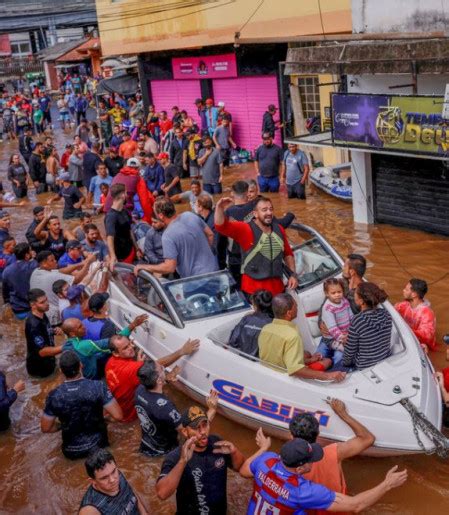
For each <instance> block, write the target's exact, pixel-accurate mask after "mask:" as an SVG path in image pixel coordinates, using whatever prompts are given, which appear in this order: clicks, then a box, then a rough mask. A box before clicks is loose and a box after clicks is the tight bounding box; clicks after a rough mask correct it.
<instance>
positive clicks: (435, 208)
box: [372, 154, 449, 235]
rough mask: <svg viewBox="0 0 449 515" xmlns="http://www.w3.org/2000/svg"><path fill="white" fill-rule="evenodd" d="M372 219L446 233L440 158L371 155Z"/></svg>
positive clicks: (448, 187)
mask: <svg viewBox="0 0 449 515" xmlns="http://www.w3.org/2000/svg"><path fill="white" fill-rule="evenodd" d="M372 168H373V180H374V205H375V221H376V222H381V223H389V224H392V225H399V226H402V227H410V228H412V229H420V230H423V231H428V232H434V233H438V234H445V235H449V221H448V218H447V213H448V210H449V170H447V169H446V168H445V167H444V165H443V162H442V161H437V160H435V159H419V158H408V157H401V156H387V155H381V154H372Z"/></svg>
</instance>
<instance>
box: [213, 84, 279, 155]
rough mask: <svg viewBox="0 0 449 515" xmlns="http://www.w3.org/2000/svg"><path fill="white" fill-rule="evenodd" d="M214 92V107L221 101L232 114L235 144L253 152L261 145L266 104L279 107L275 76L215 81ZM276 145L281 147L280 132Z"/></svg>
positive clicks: (277, 135) (277, 132)
mask: <svg viewBox="0 0 449 515" xmlns="http://www.w3.org/2000/svg"><path fill="white" fill-rule="evenodd" d="M213 91H214V100H215V104H218V102H220V101H223V102H224V103H225V105H226V110H228V111H229V112H230V113H231V115H232V130H233V138H234V141H235V142H236V143H237V145H239V146H240V147H242V148H245V149H246V150H250V151H251V152H254V150H255V149H256V148H257V147H258V146H259V145H260V144H261V143H262V141H261V130H262V118H263V114H264V113H265V111H266V110H267V107H268V105H269V104H274V105H275V106H279V96H278V86H277V79H276V76H262V77H238V78H235V79H216V80H214V81H213ZM278 115H279V112H278ZM275 119H276V117H275ZM275 143H277V144H278V145H280V144H281V135H280V131H276V138H275Z"/></svg>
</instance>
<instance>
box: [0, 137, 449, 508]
mask: <svg viewBox="0 0 449 515" xmlns="http://www.w3.org/2000/svg"><path fill="white" fill-rule="evenodd" d="M66 138H67V136H64V137H63V135H59V136H58V137H57V140H58V149H59V150H60V151H62V149H63V146H62V144H63V142H64V141H65V139H66ZM0 145H1V147H0V156H1V165H0V170H1V177H2V180H3V183H4V185H5V186H7V189H10V188H9V185H7V184H6V183H7V180H6V179H5V175H6V168H7V159H9V156H10V153H11V152H12V151H13V150H15V149H16V146H15V144H14V143H1V144H0ZM225 175H226V179H225V182H226V185H229V184H230V183H231V182H232V181H233V180H236V179H237V178H250V177H253V176H254V171H253V168H252V165H250V164H249V165H240V166H238V167H236V168H232V169H230V170H227V171H226V172H225ZM185 187H187V186H185ZM30 198H31V203H30V205H29V206H27V207H26V208H18V209H11V210H10V212H11V214H12V230H11V232H12V234H13V235H15V236H16V238H17V239H18V241H20V240H24V239H25V238H24V233H25V230H26V227H27V226H28V224H29V223H30V221H31V207H32V205H33V204H35V203H36V198H35V196H34V191H32V192H31V193H30ZM273 198H276V202H275V210H276V214H282V213H284V212H286V211H293V212H294V213H295V214H296V216H297V219H298V220H299V221H302V222H304V223H306V224H308V225H311V226H312V227H314V228H315V229H317V230H318V231H320V232H321V233H322V234H323V235H324V236H325V237H326V238H327V239H328V240H329V242H330V243H331V244H332V245H333V246H334V247H335V248H336V249H337V250H338V251H339V252H340V253H341V254H342V255H345V254H347V253H349V252H358V253H361V254H364V255H365V256H366V257H367V259H368V262H369V265H368V266H369V268H368V272H367V277H368V278H369V279H370V280H373V281H375V282H377V283H378V284H380V285H381V286H382V287H383V288H384V289H386V290H387V292H388V293H389V295H390V299H391V300H392V301H393V302H395V301H397V300H399V299H400V298H401V292H402V288H403V286H404V284H405V283H406V282H407V279H408V278H409V277H410V276H415V277H422V278H424V279H426V280H427V281H428V283H429V284H430V291H429V295H428V298H429V300H430V301H431V303H432V306H433V308H434V310H435V312H436V314H437V320H438V339H439V341H441V337H442V335H443V334H444V333H445V332H446V330H448V332H449V296H448V292H449V259H448V256H449V239H448V238H444V237H440V236H435V235H430V234H426V233H423V232H419V231H412V230H407V229H400V228H396V227H391V226H388V225H381V226H370V227H368V226H365V225H357V224H354V223H353V221H352V208H351V205H350V204H346V203H343V202H341V201H339V200H336V199H333V198H331V197H330V196H328V195H327V194H325V193H322V192H320V191H318V190H317V189H315V188H313V187H309V188H308V197H307V200H306V201H298V200H287V198H286V195H285V193H282V192H281V193H280V194H278V195H273ZM39 201H40V202H44V201H45V196H43V197H42V198H41V199H39ZM97 222H98V223H99V225H101V226H102V222H101V220H97ZM0 333H1V334H2V337H1V339H0V369H2V370H4V371H5V372H6V373H7V377H8V380H9V384H13V382H14V381H15V380H17V379H19V378H24V379H26V392H25V393H24V394H22V395H20V396H19V399H18V401H17V402H16V403H15V404H14V406H13V408H12V410H11V417H12V420H13V423H12V429H11V430H9V431H7V432H5V433H3V434H1V435H0V485H1V488H0V513H2V514H3V513H17V514H28V513H43V514H44V513H45V514H50V513H51V514H53V513H75V512H76V511H77V508H78V506H79V502H80V500H81V497H82V495H83V493H84V491H85V489H86V487H87V480H86V475H85V471H84V467H83V463H82V461H76V462H71V461H69V460H67V459H65V458H64V457H63V456H62V454H61V451H60V444H61V440H60V439H61V435H60V433H56V434H47V435H43V434H41V432H40V428H39V418H40V413H41V410H42V407H43V405H44V401H45V398H46V396H47V394H48V392H49V391H50V390H51V389H52V388H54V387H55V386H56V385H57V384H59V382H60V381H61V377H60V376H59V375H56V376H55V377H52V378H50V379H47V380H43V381H37V380H30V379H29V378H28V376H27V373H26V370H25V354H26V344H25V339H24V331H23V323H20V322H17V321H15V320H14V319H13V318H12V317H11V315H10V313H8V311H7V310H5V309H3V310H2V314H1V330H0ZM445 358H446V352H445V348H444V345H443V344H440V346H439V349H438V351H437V352H435V353H432V361H433V362H434V364H435V366H436V367H437V368H442V367H443V366H446V364H448V365H449V363H447V362H446V359H445ZM168 394H169V395H170V396H171V397H172V398H173V400H174V401H175V402H176V404H177V405H178V407H179V408H180V409H182V408H185V407H187V406H188V405H189V403H190V401H189V399H188V398H187V397H185V396H184V395H183V394H180V393H179V392H177V391H176V390H175V389H170V390H169V392H168ZM385 424H388V420H385ZM212 430H213V433H216V434H218V435H220V436H221V437H223V438H226V439H229V440H232V441H233V442H234V443H235V444H236V445H237V446H238V447H239V448H240V449H241V450H242V451H243V452H244V453H246V454H249V453H252V452H253V451H254V450H255V443H254V434H253V432H251V431H249V430H247V429H245V428H243V427H240V426H238V425H236V424H231V423H230V422H229V421H227V420H226V419H224V418H223V417H220V416H218V417H217V418H216V419H215V420H214V422H213V425H212ZM109 435H110V442H111V447H112V451H113V453H114V455H115V457H116V459H117V463H118V464H119V466H120V468H121V470H122V471H123V472H124V474H125V475H126V477H127V478H128V480H129V481H130V482H131V484H132V485H133V487H134V488H135V489H136V490H137V491H138V492H139V493H140V494H141V496H142V498H143V499H144V500H145V502H146V504H147V506H148V507H149V509H150V513H157V514H169V513H174V512H175V501H174V498H173V499H171V500H168V501H166V502H163V503H162V502H160V501H158V499H157V498H156V495H155V489H154V484H155V481H156V478H157V476H158V473H159V470H160V465H161V461H160V459H149V458H146V457H143V456H141V455H140V454H139V453H138V451H137V450H138V447H139V441H140V428H139V425H138V422H135V423H133V424H126V425H124V424H117V423H116V424H110V425H109ZM279 444H280V443H279V442H274V445H275V447H276V448H277V447H278V446H279ZM394 464H398V465H399V466H400V467H401V468H402V467H407V469H408V470H409V480H408V482H407V484H406V485H405V486H403V487H402V488H400V489H397V490H394V491H392V492H390V493H389V494H388V495H386V496H385V497H384V498H383V500H382V502H381V503H378V504H377V505H376V506H375V507H373V508H371V510H368V513H376V514H387V513H400V514H443V513H449V460H446V461H443V460H440V459H438V458H436V457H433V456H424V455H418V456H409V457H399V458H398V457H396V458H356V459H353V460H350V461H348V462H345V464H344V470H345V473H346V477H347V482H348V487H349V492H350V493H357V492H360V491H361V490H363V489H367V488H369V487H372V486H374V485H375V484H376V483H378V482H379V481H381V480H382V478H383V476H384V474H385V472H386V471H387V470H388V469H389V468H390V467H391V466H392V465H394ZM250 491H251V482H250V481H248V480H244V479H241V478H240V477H238V476H236V475H235V474H233V473H232V474H230V481H229V486H228V499H229V512H230V513H232V514H239V513H245V509H246V505H247V501H248V499H249V495H250Z"/></svg>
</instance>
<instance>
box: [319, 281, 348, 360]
mask: <svg viewBox="0 0 449 515" xmlns="http://www.w3.org/2000/svg"><path fill="white" fill-rule="evenodd" d="M323 287H324V294H325V296H326V300H325V302H324V304H323V305H322V306H321V313H320V330H321V335H322V337H321V342H320V344H319V345H318V348H317V353H319V354H321V355H322V356H323V358H331V359H332V361H333V365H334V366H335V365H337V364H338V363H339V362H340V361H341V359H342V358H343V350H344V345H345V343H346V341H347V339H348V331H349V325H350V323H351V319H352V317H353V316H354V315H353V313H352V311H351V306H350V304H349V301H348V300H347V299H346V298H345V296H344V293H345V288H344V283H343V281H342V280H341V279H336V278H331V279H327V280H326V281H324V284H323Z"/></svg>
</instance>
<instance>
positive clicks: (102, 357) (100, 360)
mask: <svg viewBox="0 0 449 515" xmlns="http://www.w3.org/2000/svg"><path fill="white" fill-rule="evenodd" d="M147 318H148V315H139V316H138V317H136V318H135V319H134V320H133V321H132V322H131V323H130V324H129V326H128V327H125V328H124V329H122V330H121V331H120V332H119V334H120V335H122V336H125V337H129V336H130V335H131V333H132V331H134V329H136V327H139V325H141V324H143V323H144V322H145V321H146V320H147ZM62 330H63V331H64V334H65V335H66V336H67V341H66V342H65V343H64V346H63V348H62V350H63V352H64V351H66V350H73V351H74V352H75V353H76V354H77V355H78V357H79V358H80V360H81V363H82V365H83V375H84V377H85V378H86V379H101V378H102V377H103V376H104V365H105V364H106V361H107V360H108V358H109V357H110V355H111V351H110V350H109V338H103V339H102V340H96V341H93V340H89V339H86V338H85V337H86V328H85V327H84V325H83V323H82V322H81V320H78V319H77V318H68V319H67V320H65V322H64V323H63V324H62Z"/></svg>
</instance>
